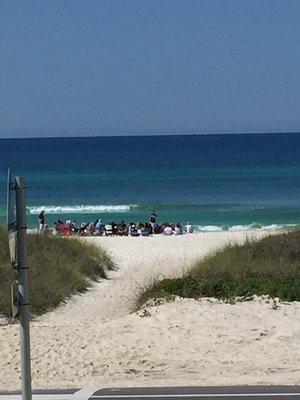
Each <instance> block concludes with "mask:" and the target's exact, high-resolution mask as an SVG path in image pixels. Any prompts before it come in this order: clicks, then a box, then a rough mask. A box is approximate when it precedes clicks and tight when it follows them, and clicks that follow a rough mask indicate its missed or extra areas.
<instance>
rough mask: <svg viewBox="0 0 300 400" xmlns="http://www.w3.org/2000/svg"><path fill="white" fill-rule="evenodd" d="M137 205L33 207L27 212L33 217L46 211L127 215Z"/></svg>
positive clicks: (53, 212) (47, 212)
mask: <svg viewBox="0 0 300 400" xmlns="http://www.w3.org/2000/svg"><path fill="white" fill-rule="evenodd" d="M134 207H135V205H128V204H120V205H109V204H107V205H105V204H100V205H80V206H38V207H37V206H31V207H27V210H28V211H29V213H30V214H32V215H37V214H39V213H40V212H41V210H44V211H45V213H46V214H98V213H126V212H129V211H130V210H131V209H132V208H134Z"/></svg>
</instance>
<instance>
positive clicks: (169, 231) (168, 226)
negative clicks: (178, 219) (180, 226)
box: [164, 225, 173, 236]
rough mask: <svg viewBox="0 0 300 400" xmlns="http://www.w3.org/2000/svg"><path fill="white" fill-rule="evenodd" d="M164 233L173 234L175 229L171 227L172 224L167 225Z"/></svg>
mask: <svg viewBox="0 0 300 400" xmlns="http://www.w3.org/2000/svg"><path fill="white" fill-rule="evenodd" d="M164 234H165V235H167V236H170V235H173V229H172V228H171V227H170V225H167V226H166V227H165V229H164Z"/></svg>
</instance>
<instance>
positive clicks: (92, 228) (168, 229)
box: [38, 211, 194, 236]
mask: <svg viewBox="0 0 300 400" xmlns="http://www.w3.org/2000/svg"><path fill="white" fill-rule="evenodd" d="M38 227H39V230H40V231H43V232H47V231H50V229H49V228H48V226H47V224H46V223H45V212H44V211H42V212H41V213H40V215H39V218H38ZM51 231H52V234H54V235H62V236H72V235H79V236H102V235H104V236H149V235H153V234H159V233H161V234H164V235H166V236H170V235H182V234H183V233H193V231H194V228H193V225H192V224H191V223H190V222H188V223H187V224H186V226H185V227H183V226H181V224H180V223H179V222H177V223H176V224H169V223H163V224H160V225H159V224H158V223H157V215H156V213H155V211H152V213H151V214H150V217H149V222H144V223H141V222H138V223H135V222H130V223H129V224H128V223H125V222H124V221H121V222H115V221H110V222H109V223H104V222H103V221H102V219H101V218H98V219H97V220H96V221H94V222H82V223H81V224H80V225H77V223H76V221H72V220H67V221H62V220H60V219H59V220H58V221H56V222H54V226H53V229H52V230H51Z"/></svg>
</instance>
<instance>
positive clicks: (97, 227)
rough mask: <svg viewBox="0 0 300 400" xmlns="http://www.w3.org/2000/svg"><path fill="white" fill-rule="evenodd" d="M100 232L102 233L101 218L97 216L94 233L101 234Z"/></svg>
mask: <svg viewBox="0 0 300 400" xmlns="http://www.w3.org/2000/svg"><path fill="white" fill-rule="evenodd" d="M102 233H103V224H102V219H101V218H99V219H98V221H97V222H96V224H95V234H96V235H102Z"/></svg>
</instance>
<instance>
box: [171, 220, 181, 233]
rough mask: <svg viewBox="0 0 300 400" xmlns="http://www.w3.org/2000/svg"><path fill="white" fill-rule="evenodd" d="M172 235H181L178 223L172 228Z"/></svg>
mask: <svg viewBox="0 0 300 400" xmlns="http://www.w3.org/2000/svg"><path fill="white" fill-rule="evenodd" d="M173 232H174V235H182V227H181V225H180V223H179V222H177V224H176V225H175V227H174V231H173Z"/></svg>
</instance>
